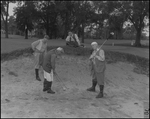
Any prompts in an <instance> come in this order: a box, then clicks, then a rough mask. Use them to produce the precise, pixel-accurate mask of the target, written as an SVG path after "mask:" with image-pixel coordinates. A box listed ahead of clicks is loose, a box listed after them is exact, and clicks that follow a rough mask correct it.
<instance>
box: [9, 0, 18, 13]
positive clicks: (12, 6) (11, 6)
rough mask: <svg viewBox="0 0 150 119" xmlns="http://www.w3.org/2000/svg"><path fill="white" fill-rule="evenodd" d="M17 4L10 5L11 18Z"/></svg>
mask: <svg viewBox="0 0 150 119" xmlns="http://www.w3.org/2000/svg"><path fill="white" fill-rule="evenodd" d="M16 6H17V4H16V3H10V4H9V16H11V15H13V8H14V7H16Z"/></svg>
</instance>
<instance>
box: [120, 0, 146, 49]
mask: <svg viewBox="0 0 150 119" xmlns="http://www.w3.org/2000/svg"><path fill="white" fill-rule="evenodd" d="M122 3H123V8H124V13H125V14H127V16H128V19H129V20H130V21H131V22H132V23H133V25H134V27H135V29H136V41H135V46H136V47H140V46H141V43H140V40H141V32H142V29H143V28H144V26H145V23H144V18H145V17H146V16H149V1H123V2H122Z"/></svg>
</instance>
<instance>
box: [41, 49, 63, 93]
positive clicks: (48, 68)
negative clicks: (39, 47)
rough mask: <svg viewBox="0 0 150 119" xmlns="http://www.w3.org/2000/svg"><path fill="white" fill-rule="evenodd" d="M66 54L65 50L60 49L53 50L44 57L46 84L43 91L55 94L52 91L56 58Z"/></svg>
mask: <svg viewBox="0 0 150 119" xmlns="http://www.w3.org/2000/svg"><path fill="white" fill-rule="evenodd" d="M62 53H64V50H63V48H61V47H58V48H57V49H52V50H50V51H48V52H47V54H46V55H44V59H43V65H42V67H43V70H44V83H43V91H47V93H51V94H54V93H55V92H54V91H53V90H52V89H51V87H52V82H53V75H54V74H56V70H55V62H56V58H58V57H59V56H61V54H62Z"/></svg>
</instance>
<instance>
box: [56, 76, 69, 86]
mask: <svg viewBox="0 0 150 119" xmlns="http://www.w3.org/2000/svg"><path fill="white" fill-rule="evenodd" d="M56 76H57V79H58V80H59V81H60V82H61V83H62V84H63V86H64V87H65V88H67V87H66V85H65V84H64V83H63V82H62V81H61V79H60V78H59V76H58V75H57V74H56Z"/></svg>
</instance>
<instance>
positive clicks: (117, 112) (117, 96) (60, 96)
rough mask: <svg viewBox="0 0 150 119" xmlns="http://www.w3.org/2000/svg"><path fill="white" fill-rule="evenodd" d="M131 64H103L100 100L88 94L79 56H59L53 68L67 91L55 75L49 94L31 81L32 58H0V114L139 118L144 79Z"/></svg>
mask: <svg viewBox="0 0 150 119" xmlns="http://www.w3.org/2000/svg"><path fill="white" fill-rule="evenodd" d="M134 67H135V66H134V65H133V64H129V63H125V62H117V63H109V64H107V69H106V76H105V87H104V98H101V99H96V98H95V97H96V95H97V94H98V92H99V87H98V86H97V87H96V92H88V91H86V89H87V88H89V87H90V86H91V84H92V83H91V76H90V71H89V66H88V60H87V58H85V57H75V56H67V55H64V56H62V58H61V59H58V60H57V64H56V71H57V73H58V75H59V77H60V79H61V81H63V83H64V84H65V85H66V87H67V89H66V90H63V85H62V83H61V82H60V81H58V80H57V78H56V77H55V78H54V82H53V85H52V89H53V91H55V94H48V93H46V92H43V91H42V89H43V80H44V79H43V71H42V68H41V69H40V77H41V79H42V81H41V82H39V81H37V80H36V79H35V72H34V60H33V57H32V56H21V57H19V58H17V59H13V60H10V61H5V62H1V117H2V118H4V117H13V118H17V117H18V118H21V117H24V118H29V117H30V118H33V117H35V118H40V117H41V118H64V117H71V118H74V117H76V118H83V117H84V118H90V117H93V118H94V117H95V118H96V117H99V118H117V117H120V118H121V117H122V118H125V117H126V118H129V117H130V118H142V117H144V106H143V103H144V102H148V103H149V77H148V76H146V75H142V74H137V73H135V72H134V71H133V69H134Z"/></svg>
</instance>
